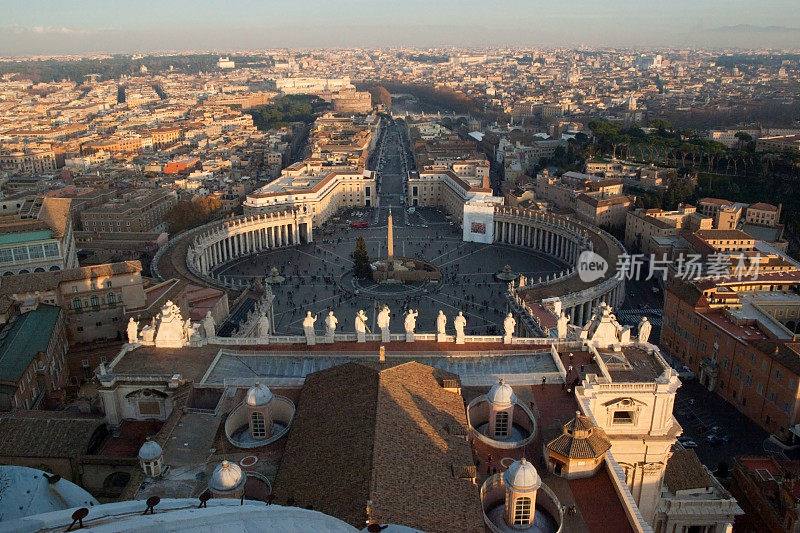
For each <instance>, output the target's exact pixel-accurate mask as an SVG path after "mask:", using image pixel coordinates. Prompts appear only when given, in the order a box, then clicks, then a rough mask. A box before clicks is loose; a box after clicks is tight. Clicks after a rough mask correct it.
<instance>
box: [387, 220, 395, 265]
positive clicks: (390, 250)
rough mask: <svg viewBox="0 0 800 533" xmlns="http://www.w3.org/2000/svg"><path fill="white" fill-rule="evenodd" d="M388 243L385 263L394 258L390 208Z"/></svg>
mask: <svg viewBox="0 0 800 533" xmlns="http://www.w3.org/2000/svg"><path fill="white" fill-rule="evenodd" d="M388 233H389V235H388V242H387V244H386V252H387V253H386V259H387V263H388V262H391V260H392V258H393V257H394V234H393V233H392V208H391V207H390V208H389V222H388Z"/></svg>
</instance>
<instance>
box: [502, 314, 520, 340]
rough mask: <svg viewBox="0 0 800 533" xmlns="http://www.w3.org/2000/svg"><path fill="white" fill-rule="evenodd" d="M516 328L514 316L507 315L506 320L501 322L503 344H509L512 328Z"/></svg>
mask: <svg viewBox="0 0 800 533" xmlns="http://www.w3.org/2000/svg"><path fill="white" fill-rule="evenodd" d="M516 327H517V321H516V320H514V315H512V314H511V313H508V316H506V319H505V320H503V329H504V330H505V335H504V336H503V344H511V338H512V337H513V336H514V328H516Z"/></svg>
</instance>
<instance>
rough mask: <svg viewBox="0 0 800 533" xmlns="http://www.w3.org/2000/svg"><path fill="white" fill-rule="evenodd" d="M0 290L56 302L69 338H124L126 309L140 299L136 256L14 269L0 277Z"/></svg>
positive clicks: (21, 299)
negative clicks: (32, 270) (13, 272)
mask: <svg viewBox="0 0 800 533" xmlns="http://www.w3.org/2000/svg"><path fill="white" fill-rule="evenodd" d="M0 295H2V296H4V297H7V298H9V299H10V300H11V301H13V302H16V303H18V304H20V305H30V304H31V303H32V302H37V303H42V304H46V305H54V306H58V307H60V308H61V309H62V311H63V312H64V318H65V323H66V329H67V337H68V339H69V341H70V343H82V342H93V341H97V340H104V339H117V338H124V333H125V324H124V323H123V317H124V313H125V309H131V308H136V307H141V306H143V305H144V303H145V292H144V286H143V283H142V265H141V263H140V262H139V261H125V262H121V263H106V264H103V265H94V266H86V267H78V268H70V269H68V270H60V271H57V272H42V273H31V274H19V275H17V276H12V277H7V278H3V279H2V283H0Z"/></svg>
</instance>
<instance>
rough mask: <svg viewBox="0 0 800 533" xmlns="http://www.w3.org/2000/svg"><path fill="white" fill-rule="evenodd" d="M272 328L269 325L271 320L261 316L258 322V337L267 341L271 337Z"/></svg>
mask: <svg viewBox="0 0 800 533" xmlns="http://www.w3.org/2000/svg"><path fill="white" fill-rule="evenodd" d="M271 329H272V328H271V327H270V324H269V318H267V316H266V315H261V316H260V317H258V322H256V336H257V337H258V338H260V339H266V338H268V337H269V333H270V330H271Z"/></svg>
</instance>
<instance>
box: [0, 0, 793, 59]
mask: <svg viewBox="0 0 800 533" xmlns="http://www.w3.org/2000/svg"><path fill="white" fill-rule="evenodd" d="M3 11H4V20H5V24H4V25H3V26H2V27H0V50H1V51H2V55H3V56H22V55H37V54H53V55H55V54H87V53H99V52H130V53H137V52H156V51H166V50H235V49H250V50H252V49H266V48H337V47H342V48H344V47H371V48H379V47H397V46H408V47H437V46H462V47H488V46H495V47H497V46H512V47H524V46H553V47H563V46H598V47H614V46H618V47H715V48H725V47H731V48H764V47H768V48H769V47H771V48H800V14H797V13H796V12H795V10H793V5H792V2H790V1H784V0H776V1H769V2H762V3H761V4H760V5H759V10H758V12H756V13H754V12H752V5H751V4H749V3H745V2H738V1H736V2H725V1H722V0H712V1H707V2H703V3H702V5H697V3H692V2H688V1H686V0H675V1H671V2H666V3H657V2H653V1H646V2H631V1H628V0H617V1H615V2H612V3H611V4H610V5H602V6H600V5H597V4H596V3H593V2H587V1H584V0H579V1H576V2H571V3H570V4H569V5H567V6H564V5H554V4H551V3H545V2H539V1H533V2H518V1H513V2H509V3H507V4H506V5H505V6H504V10H503V12H502V13H501V12H500V11H498V9H497V8H496V7H493V6H490V5H485V4H481V3H478V2H473V1H471V0H470V1H467V2H461V3H455V2H451V1H445V2H437V3H436V4H434V5H430V4H428V3H423V2H419V1H416V0H413V1H410V2H406V3H404V4H403V5H402V6H400V5H384V4H380V5H373V4H368V3H365V2H362V1H360V0H349V1H346V2H338V3H336V7H335V8H333V7H331V4H328V3H325V2H319V1H300V2H294V3H291V4H287V3H285V2H238V3H236V4H235V5H234V6H232V7H228V8H226V9H225V10H219V9H218V6H217V5H215V4H214V3H210V2H193V3H188V2H185V1H183V0H180V1H175V2H170V3H166V4H156V3H154V2H143V3H137V4H136V5H135V6H133V5H127V4H123V3H119V2H104V3H98V2H84V3H81V4H80V5H70V6H69V8H68V9H67V8H66V7H65V6H64V5H63V4H60V3H57V2H50V1H37V2H24V3H22V2H19V3H9V5H6V6H4V7H3ZM508 13H513V14H514V16H513V17H507V16H506V15H505V14H508ZM619 28H623V30H622V31H620V30H619Z"/></svg>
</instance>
